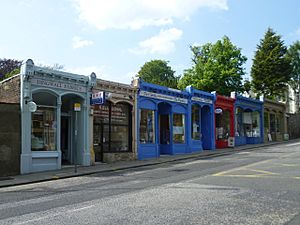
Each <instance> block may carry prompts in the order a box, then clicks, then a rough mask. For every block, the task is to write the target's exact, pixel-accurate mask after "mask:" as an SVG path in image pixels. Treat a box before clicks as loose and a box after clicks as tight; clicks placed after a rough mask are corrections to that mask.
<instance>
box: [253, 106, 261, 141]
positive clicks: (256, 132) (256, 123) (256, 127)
mask: <svg viewBox="0 0 300 225" xmlns="http://www.w3.org/2000/svg"><path fill="white" fill-rule="evenodd" d="M252 137H260V114H259V112H257V111H254V112H252Z"/></svg>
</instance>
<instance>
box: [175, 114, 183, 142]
mask: <svg viewBox="0 0 300 225" xmlns="http://www.w3.org/2000/svg"><path fill="white" fill-rule="evenodd" d="M184 127H185V114H179V113H174V114H173V142H174V143H184V142H185V134H184V133H185V130H184Z"/></svg>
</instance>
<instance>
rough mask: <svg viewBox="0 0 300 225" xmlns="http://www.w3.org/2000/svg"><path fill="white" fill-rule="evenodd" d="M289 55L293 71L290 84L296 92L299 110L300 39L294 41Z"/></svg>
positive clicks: (299, 108)
mask: <svg viewBox="0 0 300 225" xmlns="http://www.w3.org/2000/svg"><path fill="white" fill-rule="evenodd" d="M287 57H288V59H289V60H290V62H291V66H292V72H291V80H290V83H289V84H290V86H291V88H292V89H293V91H294V92H295V93H296V99H295V102H296V108H297V112H299V111H300V104H299V101H300V99H299V92H300V41H296V42H295V43H293V44H292V45H291V46H290V47H289V49H288V51H287Z"/></svg>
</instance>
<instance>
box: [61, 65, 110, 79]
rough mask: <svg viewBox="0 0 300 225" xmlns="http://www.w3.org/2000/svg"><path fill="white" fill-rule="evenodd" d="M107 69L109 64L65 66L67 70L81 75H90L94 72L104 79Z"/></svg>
mask: <svg viewBox="0 0 300 225" xmlns="http://www.w3.org/2000/svg"><path fill="white" fill-rule="evenodd" d="M106 69H107V66H82V67H70V68H65V70H66V71H67V72H70V73H75V74H80V75H86V76H88V75H90V74H91V73H92V72H94V73H96V75H97V77H98V78H101V79H104V78H103V76H107V77H109V76H108V75H105V73H104V71H105V70H106Z"/></svg>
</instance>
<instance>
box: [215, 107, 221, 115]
mask: <svg viewBox="0 0 300 225" xmlns="http://www.w3.org/2000/svg"><path fill="white" fill-rule="evenodd" d="M222 112H223V110H222V109H221V108H216V109H215V113H216V114H221V113H222Z"/></svg>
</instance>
